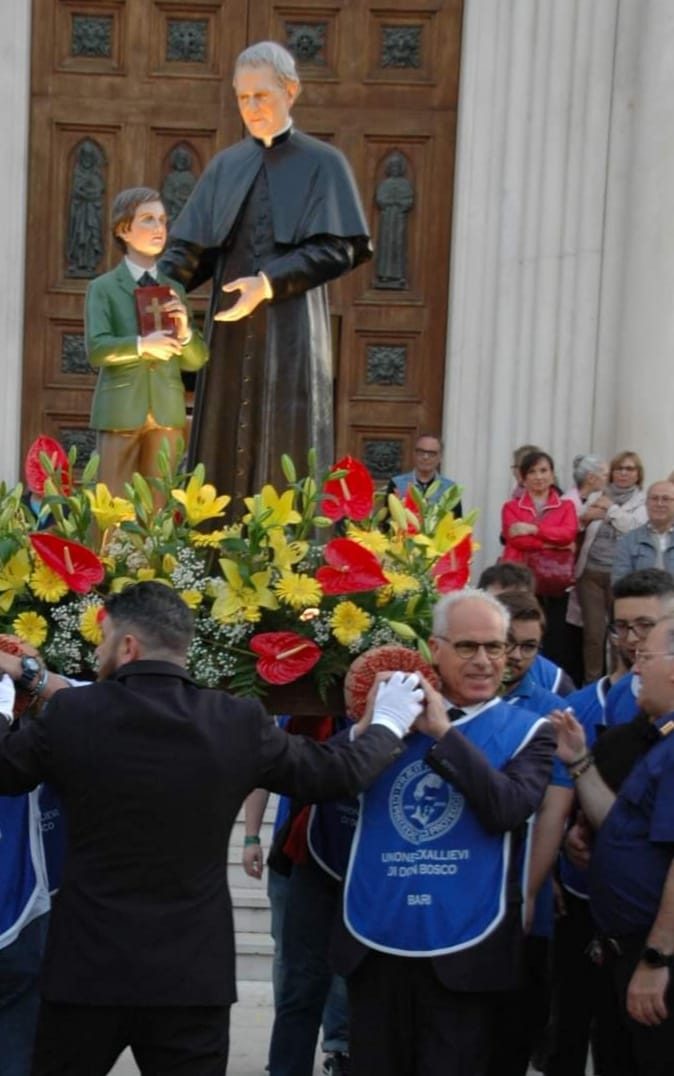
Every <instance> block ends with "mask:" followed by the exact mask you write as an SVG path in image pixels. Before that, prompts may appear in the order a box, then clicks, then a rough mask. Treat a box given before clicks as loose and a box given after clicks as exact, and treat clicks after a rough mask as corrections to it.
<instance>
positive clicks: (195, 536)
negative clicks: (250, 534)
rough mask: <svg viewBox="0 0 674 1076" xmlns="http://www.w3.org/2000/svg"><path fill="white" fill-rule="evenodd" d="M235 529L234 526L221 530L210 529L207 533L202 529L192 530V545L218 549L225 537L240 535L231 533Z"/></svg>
mask: <svg viewBox="0 0 674 1076" xmlns="http://www.w3.org/2000/svg"><path fill="white" fill-rule="evenodd" d="M234 529H235V528H234V527H223V528H222V530H220V531H208V532H207V533H206V534H202V532H201V531H190V545H193V546H196V547H197V549H216V548H217V546H219V545H220V542H221V541H222V540H223V538H238V537H239V535H238V534H231V533H230V532H231V531H233V530H234ZM239 531H240V528H239Z"/></svg>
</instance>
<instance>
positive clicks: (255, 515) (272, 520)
mask: <svg viewBox="0 0 674 1076" xmlns="http://www.w3.org/2000/svg"><path fill="white" fill-rule="evenodd" d="M294 497H295V492H294V490H292V489H287V490H286V491H285V493H282V494H281V496H280V497H279V495H278V493H277V492H276V490H275V489H274V487H273V486H263V487H262V490H261V492H260V493H258V494H257V495H256V496H255V497H244V503H245V505H246V508H247V509H248V515H247V516H244V517H243V522H244V523H250V522H251V521H252V520H253V519H259V518H260V517H262V516H264V517H265V518H264V523H263V525H264V526H265V527H266V528H270V527H287V526H288V525H289V524H291V523H301V521H302V516H301V515H300V513H299V512H297V511H296V510H295V509H294V508H293V500H294ZM267 512H269V513H270V514H269V515H267Z"/></svg>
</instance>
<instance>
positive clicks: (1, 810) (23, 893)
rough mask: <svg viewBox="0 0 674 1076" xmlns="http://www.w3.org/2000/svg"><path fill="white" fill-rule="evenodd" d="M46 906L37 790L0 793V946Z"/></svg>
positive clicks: (2, 946) (45, 882)
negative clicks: (12, 794)
mask: <svg viewBox="0 0 674 1076" xmlns="http://www.w3.org/2000/svg"><path fill="white" fill-rule="evenodd" d="M48 908H49V894H48V890H47V877H46V869H45V862H44V853H43V849H42V836H41V833H40V806H39V802H38V791H37V790H36V791H34V792H30V793H28V794H27V795H22V796H0V948H4V946H6V945H9V944H11V942H13V941H14V940H15V939H16V938H17V937H18V935H19V933H20V932H21V930H22V929H23V927H24V926H25V925H26V924H27V923H29V922H30V921H31V919H34V918H35V917H36V916H37V915H41V914H42V913H43V912H46V911H47V910H48Z"/></svg>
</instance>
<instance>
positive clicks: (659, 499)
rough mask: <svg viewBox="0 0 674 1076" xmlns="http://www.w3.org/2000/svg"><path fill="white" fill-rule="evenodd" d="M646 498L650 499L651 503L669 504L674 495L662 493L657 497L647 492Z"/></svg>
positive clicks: (673, 499)
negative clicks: (669, 495)
mask: <svg viewBox="0 0 674 1076" xmlns="http://www.w3.org/2000/svg"><path fill="white" fill-rule="evenodd" d="M646 500H647V501H650V502H651V504H671V502H672V501H674V497H666V496H664V495H663V496H662V497H658V496H655V495H653V494H652V493H649V495H648V497H647V498H646Z"/></svg>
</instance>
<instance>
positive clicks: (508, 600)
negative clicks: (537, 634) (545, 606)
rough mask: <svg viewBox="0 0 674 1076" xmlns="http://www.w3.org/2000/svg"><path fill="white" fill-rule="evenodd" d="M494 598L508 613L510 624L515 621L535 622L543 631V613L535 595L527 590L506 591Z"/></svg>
mask: <svg viewBox="0 0 674 1076" xmlns="http://www.w3.org/2000/svg"><path fill="white" fill-rule="evenodd" d="M495 597H496V599H497V601H500V603H501V605H504V606H505V608H506V609H507V610H508V612H509V613H510V623H511V624H512V623H513V621H515V620H535V621H536V622H537V623H538V624H540V625H541V628H542V630H543V631H545V613H544V612H543V610H542V609H541V607H540V605H539V604H538V600H537V598H536V595H535V594H532V593H531V592H530V591H528V590H506V591H502V592H501V593H500V594H496V595H495Z"/></svg>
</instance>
